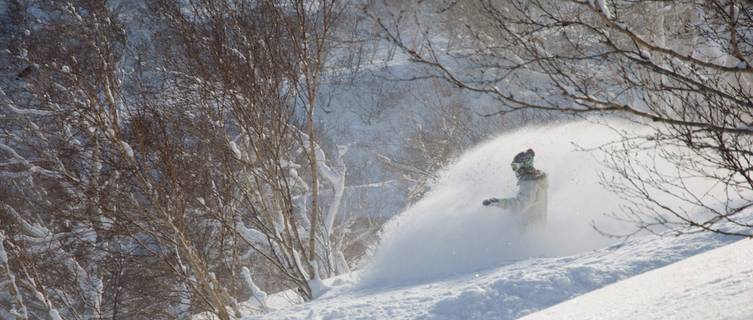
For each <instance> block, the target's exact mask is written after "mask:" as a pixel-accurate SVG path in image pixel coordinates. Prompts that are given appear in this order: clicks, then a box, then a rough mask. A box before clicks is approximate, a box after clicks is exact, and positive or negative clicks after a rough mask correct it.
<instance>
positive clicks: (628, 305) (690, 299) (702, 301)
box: [523, 239, 753, 320]
mask: <svg viewBox="0 0 753 320" xmlns="http://www.w3.org/2000/svg"><path fill="white" fill-rule="evenodd" d="M751 302H753V240H749V239H747V240H741V241H738V242H736V243H733V244H730V245H727V246H724V247H722V248H718V249H714V250H711V251H709V252H705V253H702V254H699V255H696V256H693V257H690V258H688V259H685V260H683V261H680V262H677V263H674V264H671V265H669V266H666V267H663V268H660V269H657V270H653V271H651V272H646V273H644V274H641V275H638V276H635V277H632V278H630V279H626V280H624V281H620V282H617V283H615V284H612V285H609V286H606V287H604V288H601V289H598V290H595V291H592V292H589V293H587V294H584V295H582V296H580V297H577V298H574V299H572V300H568V301H566V302H563V303H561V304H558V305H556V306H554V307H551V308H548V309H545V310H543V311H539V312H536V313H534V314H531V315H529V316H526V317H524V318H523V320H538V319H578V320H587V319H645V320H649V319H657V320H658V319H740V320H742V319H753V303H751Z"/></svg>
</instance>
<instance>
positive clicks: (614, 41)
mask: <svg viewBox="0 0 753 320" xmlns="http://www.w3.org/2000/svg"><path fill="white" fill-rule="evenodd" d="M369 10H370V13H371V17H372V20H373V21H374V22H375V24H376V25H377V26H379V27H380V29H381V31H382V34H383V36H384V37H385V38H386V39H388V40H389V41H391V42H393V43H394V44H395V45H396V46H397V47H399V48H400V49H401V50H402V52H403V54H404V55H406V56H407V57H408V58H409V59H411V60H412V61H414V62H416V63H418V64H420V65H423V66H426V67H427V68H428V69H429V70H431V72H430V73H429V74H428V76H431V77H439V78H442V79H445V80H446V81H448V82H449V83H451V84H453V85H456V86H458V87H461V88H464V89H466V90H470V91H472V92H476V93H480V94H484V95H487V96H488V97H492V98H494V99H496V101H497V102H498V106H499V109H498V110H496V111H493V112H490V113H487V114H486V115H487V116H507V115H508V114H510V113H511V112H515V111H520V110H532V109H533V110H544V111H553V112H566V113H570V114H575V115H585V114H603V113H607V114H613V115H616V116H619V117H623V118H627V119H629V120H631V121H634V122H635V123H639V124H641V125H643V126H645V127H647V128H648V132H649V133H647V134H645V133H644V134H639V133H635V132H623V134H624V137H625V138H624V140H623V141H622V142H624V143H620V144H617V145H612V146H611V147H608V146H605V147H604V148H602V150H604V151H606V152H607V154H608V159H607V160H608V161H607V163H608V164H609V165H611V167H612V168H613V169H614V173H616V176H617V177H619V178H621V179H619V180H612V179H609V178H608V179H605V181H604V183H605V185H606V186H608V187H610V188H612V189H613V190H615V191H617V192H619V193H620V194H621V195H623V196H625V197H626V198H627V199H628V200H630V201H631V202H632V203H633V205H632V206H630V207H629V208H627V210H626V211H625V212H624V213H623V214H619V215H618V216H619V218H622V219H627V220H630V221H632V222H635V223H636V226H637V227H638V229H640V230H649V231H657V230H661V229H664V228H667V227H669V228H671V229H673V230H675V231H677V232H693V231H713V232H720V233H729V234H736V235H742V236H748V237H749V236H751V235H752V233H751V229H752V228H751V227H753V225H751V224H750V222H746V220H744V219H743V218H742V217H741V216H740V213H741V212H743V211H744V210H745V209H747V208H750V207H751V206H752V205H753V201H752V200H753V199H751V198H750V194H751V193H750V192H751V191H752V190H751V189H753V183H752V182H753V180H751V172H753V170H751V168H752V167H753V166H752V163H753V162H752V160H753V152H752V151H753V150H751V145H753V143H751V142H752V141H751V136H752V135H753V126H751V124H752V122H753V101H752V100H751V80H753V79H751V74H752V73H753V66H751V63H752V62H751V61H750V56H751V50H753V47H752V45H753V38H751V34H753V33H751V28H752V27H753V19H752V18H753V12H751V9H750V7H749V6H746V5H744V4H743V3H742V2H739V1H727V0H719V1H693V0H681V1H659V2H657V1H606V0H604V1H601V0H600V1H578V0H573V1H494V0H478V1H463V2H460V1H446V2H439V3H430V4H426V5H425V6H421V7H420V8H418V9H415V10H413V11H408V10H402V11H400V10H395V9H394V7H393V6H390V5H389V4H385V3H382V2H377V3H372V7H371V8H370V9H369ZM406 16H412V17H415V19H406ZM403 21H410V22H411V28H410V29H405V28H404V27H405V23H403ZM416 30H418V31H416ZM416 39H419V41H418V42H416ZM636 148H640V149H643V150H653V151H652V152H653V153H654V154H655V156H656V157H659V158H663V159H664V160H665V161H667V162H669V163H671V164H672V167H673V170H675V173H674V174H671V175H669V176H668V175H667V174H666V172H663V171H662V170H661V169H658V168H657V167H656V165H655V163H653V161H652V160H650V159H639V158H636V157H637V153H636V152H637V151H636V150H637V149H636ZM699 181H700V182H699ZM703 181H705V183H706V184H707V185H714V184H715V185H717V186H718V187H719V189H720V190H718V191H719V193H718V194H721V195H722V196H720V197H711V196H709V194H707V193H706V192H705V191H703V192H699V191H698V189H697V188H696V189H694V188H692V187H690V186H691V185H692V184H693V183H703ZM676 201H679V203H681V205H672V203H675V204H677V203H678V202H676ZM720 206H721V207H720ZM699 211H703V212H706V213H708V214H701V215H699V214H698V212H699ZM720 222H724V223H720ZM729 225H732V226H734V227H736V228H737V229H735V228H733V229H730V228H729ZM688 228H689V229H688Z"/></svg>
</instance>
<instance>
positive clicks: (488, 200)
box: [481, 198, 499, 206]
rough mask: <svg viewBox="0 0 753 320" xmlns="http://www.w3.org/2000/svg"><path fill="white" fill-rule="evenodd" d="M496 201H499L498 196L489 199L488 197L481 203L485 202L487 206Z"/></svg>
mask: <svg viewBox="0 0 753 320" xmlns="http://www.w3.org/2000/svg"><path fill="white" fill-rule="evenodd" d="M496 202H499V199H497V198H489V199H486V200H484V201H483V202H481V204H483V205H485V206H488V205H491V204H492V203H496Z"/></svg>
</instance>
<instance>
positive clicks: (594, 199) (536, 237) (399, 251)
mask: <svg viewBox="0 0 753 320" xmlns="http://www.w3.org/2000/svg"><path fill="white" fill-rule="evenodd" d="M622 127H623V128H629V127H628V125H627V124H625V125H622ZM631 129H632V128H631ZM636 130H637V129H636ZM616 137H617V134H616V133H615V132H614V131H613V130H611V129H609V128H607V127H604V126H601V125H597V124H594V123H591V122H586V121H583V122H569V123H564V124H557V125H550V126H544V127H536V128H524V129H521V130H519V131H516V132H513V133H509V134H505V135H502V136H499V137H496V138H494V139H492V140H490V141H488V142H486V143H484V144H482V145H480V146H478V147H476V148H474V149H472V150H470V151H469V152H467V153H466V154H464V155H463V156H462V157H461V158H460V159H459V160H458V161H456V162H455V163H454V164H452V165H451V166H449V167H448V168H447V169H446V170H445V171H444V172H443V173H442V174H441V179H440V181H439V182H438V183H437V184H436V185H434V186H433V188H432V191H431V192H430V193H429V194H427V195H426V196H425V197H424V199H422V200H421V201H419V202H418V203H416V204H415V205H413V206H412V207H411V208H409V209H407V210H406V211H405V212H403V213H401V214H399V215H398V216H396V217H395V218H393V219H392V220H391V221H390V222H388V224H387V225H386V226H385V227H384V230H383V233H382V237H381V243H380V244H379V245H378V247H377V248H375V250H374V254H373V256H372V257H371V259H370V260H369V261H367V262H366V263H365V266H364V268H363V269H364V270H363V272H362V274H361V277H362V282H363V284H365V285H369V284H374V283H378V284H379V285H385V286H390V285H399V284H405V283H411V282H421V281H425V280H428V279H433V278H437V277H442V276H448V275H453V274H464V273H469V272H473V271H475V270H479V269H484V268H489V267H492V266H497V265H500V264H504V263H508V262H511V261H516V260H520V259H525V258H529V257H546V256H561V255H567V254H573V253H576V252H581V251H584V250H589V249H596V248H600V247H604V246H606V245H609V244H610V242H611V241H612V240H611V239H607V238H605V237H603V236H600V235H599V234H598V233H597V232H595V231H594V230H593V228H592V227H591V224H590V223H591V222H592V221H595V222H596V223H597V224H598V225H599V226H601V227H604V228H608V229H609V228H611V229H612V230H615V228H621V227H624V226H619V225H617V224H616V222H615V221H614V220H611V219H608V218H606V217H604V215H603V214H604V213H610V212H614V211H616V210H618V205H619V203H620V201H619V199H618V197H617V196H616V195H614V194H612V193H610V192H609V191H607V190H604V188H603V187H602V186H601V185H599V183H598V181H599V179H598V175H599V174H600V172H601V169H602V168H601V167H600V165H599V161H598V160H597V159H596V158H594V155H593V154H592V153H589V152H582V151H576V149H577V148H576V145H579V146H584V147H589V146H590V147H593V146H598V145H600V144H603V143H606V142H608V141H611V140H613V139H615V138H616ZM528 148H533V149H534V150H535V151H536V158H535V162H534V164H535V166H536V167H537V168H539V169H541V170H543V171H545V172H546V173H547V174H548V177H549V213H548V227H547V229H546V230H542V231H540V232H537V233H529V234H520V232H519V228H518V225H517V222H516V217H515V216H514V215H513V214H511V213H510V212H506V211H504V210H501V209H499V208H487V207H483V206H481V201H482V200H483V199H485V198H488V197H509V196H513V195H514V194H515V192H516V191H517V187H516V178H515V175H514V173H513V172H512V170H511V169H510V165H509V164H510V161H511V160H512V158H513V157H514V156H515V154H516V153H518V152H520V151H524V150H526V149H528Z"/></svg>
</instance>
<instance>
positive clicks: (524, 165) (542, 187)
mask: <svg viewBox="0 0 753 320" xmlns="http://www.w3.org/2000/svg"><path fill="white" fill-rule="evenodd" d="M534 155H535V153H534V152H533V150H531V149H528V150H526V151H525V152H520V153H518V154H517V155H516V156H515V158H514V159H513V160H512V163H511V166H512V170H513V171H515V176H517V178H518V194H517V195H516V196H515V197H512V198H503V199H499V198H489V199H486V200H484V201H483V202H482V204H483V205H484V206H490V205H491V206H496V207H500V208H503V209H510V210H511V211H512V212H514V213H516V214H518V215H519V216H520V219H521V223H522V225H523V227H524V228H525V229H526V230H530V229H532V228H539V227H543V226H544V225H545V224H546V211H547V189H548V187H549V183H548V181H547V177H546V173H544V172H541V171H539V170H537V169H535V168H534V167H533V156H534Z"/></svg>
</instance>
